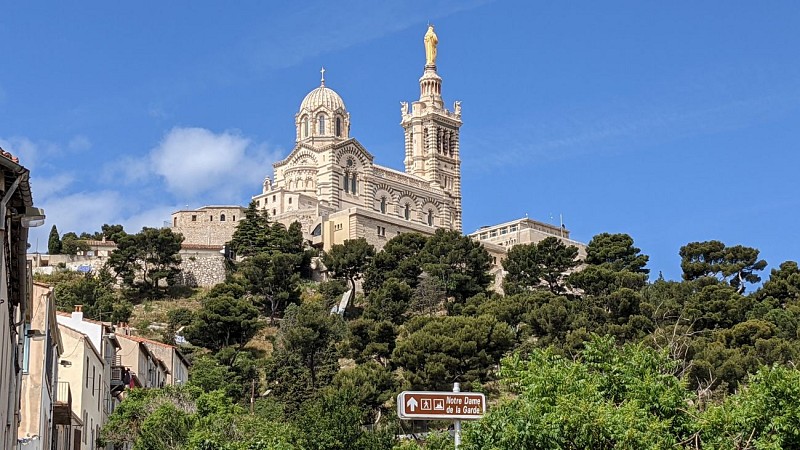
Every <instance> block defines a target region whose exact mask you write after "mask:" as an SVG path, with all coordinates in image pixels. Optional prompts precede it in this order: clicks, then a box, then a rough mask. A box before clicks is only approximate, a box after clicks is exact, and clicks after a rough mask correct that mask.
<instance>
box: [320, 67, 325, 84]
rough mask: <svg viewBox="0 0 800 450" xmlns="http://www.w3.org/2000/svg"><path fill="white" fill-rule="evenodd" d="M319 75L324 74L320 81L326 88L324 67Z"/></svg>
mask: <svg viewBox="0 0 800 450" xmlns="http://www.w3.org/2000/svg"><path fill="white" fill-rule="evenodd" d="M319 73H321V74H322V80H320V86H325V67H324V66H323V67H322V69H321V70H320V71H319Z"/></svg>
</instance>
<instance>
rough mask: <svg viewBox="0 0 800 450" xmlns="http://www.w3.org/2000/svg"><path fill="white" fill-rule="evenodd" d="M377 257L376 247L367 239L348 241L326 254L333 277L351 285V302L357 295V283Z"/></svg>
mask: <svg viewBox="0 0 800 450" xmlns="http://www.w3.org/2000/svg"><path fill="white" fill-rule="evenodd" d="M374 257H375V247H373V246H372V245H370V244H369V243H368V242H367V240H366V239H364V238H358V239H348V240H346V241H344V243H343V244H333V245H332V246H331V249H330V251H329V252H328V253H326V254H325V258H324V263H325V266H326V267H327V268H328V270H329V271H330V272H331V273H332V275H333V276H334V277H336V278H340V279H343V280H346V281H347V282H348V283H349V284H350V302H349V304H350V305H352V303H353V299H354V298H355V294H356V281H358V280H359V279H361V276H362V274H363V273H364V270H366V268H367V267H368V266H369V264H370V262H371V261H372V258H374Z"/></svg>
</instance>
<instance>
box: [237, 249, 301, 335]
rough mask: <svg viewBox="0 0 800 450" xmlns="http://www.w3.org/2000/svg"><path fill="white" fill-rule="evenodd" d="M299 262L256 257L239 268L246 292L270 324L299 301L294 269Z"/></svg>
mask: <svg viewBox="0 0 800 450" xmlns="http://www.w3.org/2000/svg"><path fill="white" fill-rule="evenodd" d="M301 260H302V257H301V256H299V255H296V254H294V255H293V254H287V253H280V252H275V253H272V254H270V253H257V254H255V255H253V256H251V257H250V258H248V259H247V260H245V261H244V262H243V263H242V264H241V265H240V267H239V273H241V274H242V275H243V276H244V279H245V280H246V281H247V285H246V288H247V291H248V292H249V293H250V294H251V295H252V296H254V297H255V298H257V299H258V300H259V303H261V304H262V305H264V310H265V312H266V315H269V318H270V323H274V321H275V317H276V316H277V315H278V314H280V313H281V312H283V310H284V308H285V307H286V305H287V304H289V303H292V302H296V301H297V299H298V296H299V293H298V285H299V283H300V274H299V273H298V272H297V269H296V266H297V265H298V264H299V262H300V261H301Z"/></svg>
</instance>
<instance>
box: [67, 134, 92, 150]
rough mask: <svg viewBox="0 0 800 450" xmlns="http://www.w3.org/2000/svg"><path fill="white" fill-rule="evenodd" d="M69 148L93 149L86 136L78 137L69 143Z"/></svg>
mask: <svg viewBox="0 0 800 450" xmlns="http://www.w3.org/2000/svg"><path fill="white" fill-rule="evenodd" d="M67 147H69V149H70V150H88V149H90V148H92V143H91V142H90V141H89V138H87V137H86V136H83V135H78V136H75V137H73V138H72V139H71V140H70V141H69V144H67Z"/></svg>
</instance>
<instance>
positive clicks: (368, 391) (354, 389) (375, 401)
mask: <svg viewBox="0 0 800 450" xmlns="http://www.w3.org/2000/svg"><path fill="white" fill-rule="evenodd" d="M397 387H398V382H397V380H395V377H394V375H393V374H392V372H390V371H389V369H388V368H387V367H384V366H383V365H381V364H379V363H377V362H375V361H369V362H366V363H364V364H360V365H358V366H356V367H354V368H352V369H348V370H342V371H341V372H339V373H337V374H336V376H335V377H334V378H333V384H332V388H333V389H334V390H335V391H338V392H348V393H351V394H352V395H353V397H354V399H353V403H354V404H355V405H359V406H360V407H361V408H362V409H364V410H365V411H367V414H365V416H364V419H365V420H367V421H368V422H370V423H371V422H374V420H375V419H376V418H377V417H379V416H378V414H377V412H378V411H384V412H386V411H387V410H388V408H387V405H388V404H389V402H390V401H391V400H392V399H393V398H394V394H395V390H396V389H397Z"/></svg>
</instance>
